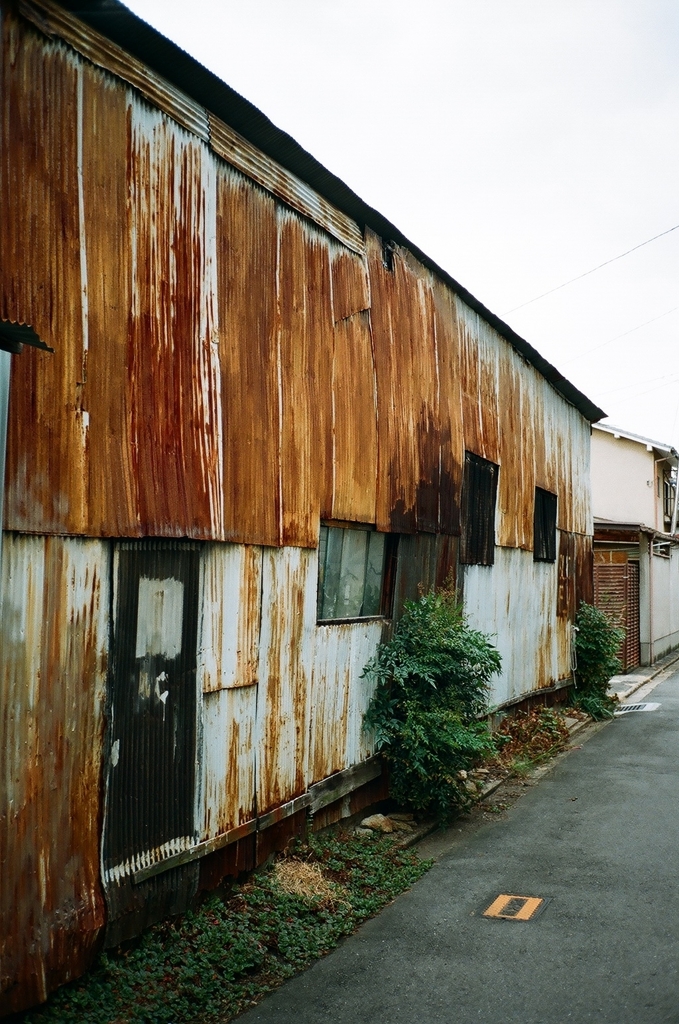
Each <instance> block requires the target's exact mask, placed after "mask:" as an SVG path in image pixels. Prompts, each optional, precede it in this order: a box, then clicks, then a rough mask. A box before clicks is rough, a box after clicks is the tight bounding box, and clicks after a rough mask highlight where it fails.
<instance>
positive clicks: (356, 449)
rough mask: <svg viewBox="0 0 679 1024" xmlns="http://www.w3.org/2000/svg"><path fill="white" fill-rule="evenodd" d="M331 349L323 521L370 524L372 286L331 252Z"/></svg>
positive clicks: (362, 269) (352, 262)
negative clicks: (329, 446)
mask: <svg viewBox="0 0 679 1024" xmlns="http://www.w3.org/2000/svg"><path fill="white" fill-rule="evenodd" d="M330 266H331V283H332V316H333V321H334V339H333V341H334V344H333V351H332V364H331V367H330V368H326V369H325V373H326V374H327V373H328V369H330V372H331V375H332V376H331V380H330V381H329V382H328V383H329V387H330V391H331V394H330V404H331V412H332V421H331V423H330V424H329V428H330V440H331V449H330V450H329V451H328V453H327V454H328V464H327V466H326V471H325V473H324V475H323V487H322V493H321V515H322V516H323V517H325V518H328V519H340V520H354V521H355V522H364V523H374V522H375V503H376V499H377V493H376V484H377V477H376V472H375V467H376V466H377V381H376V378H375V361H374V358H373V348H372V335H371V331H370V282H369V280H368V273H367V266H366V263H365V261H364V260H362V259H359V258H357V257H356V256H354V255H353V254H352V253H348V252H347V251H346V250H342V249H340V247H339V246H334V247H333V248H332V249H331V251H330Z"/></svg>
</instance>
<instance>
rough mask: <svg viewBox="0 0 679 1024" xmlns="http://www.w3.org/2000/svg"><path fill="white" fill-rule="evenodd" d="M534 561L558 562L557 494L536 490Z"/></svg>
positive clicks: (539, 488)
mask: <svg viewBox="0 0 679 1024" xmlns="http://www.w3.org/2000/svg"><path fill="white" fill-rule="evenodd" d="M533 561H535V562H555V561H556V494H552V493H551V491H543V489H542V487H536V488H535V511H534V513H533Z"/></svg>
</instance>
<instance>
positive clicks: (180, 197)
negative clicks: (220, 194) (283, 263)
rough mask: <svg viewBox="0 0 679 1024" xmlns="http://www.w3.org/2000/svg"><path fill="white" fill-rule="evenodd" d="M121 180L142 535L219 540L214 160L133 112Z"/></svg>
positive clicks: (167, 125) (149, 115)
mask: <svg viewBox="0 0 679 1024" xmlns="http://www.w3.org/2000/svg"><path fill="white" fill-rule="evenodd" d="M128 173H129V187H130V244H129V257H130V261H131V271H132V309H131V316H130V323H129V338H130V341H129V344H130V350H131V365H130V366H129V373H130V378H131V383H132V395H131V421H132V443H133V450H134V452H135V459H136V465H135V471H136V477H137V487H138V492H139V506H138V511H139V527H140V533H141V534H145V535H165V536H168V535H170V536H171V535H173V534H174V535H175V536H189V537H200V538H207V537H216V538H219V537H221V536H223V533H224V529H223V502H222V494H223V492H222V485H221V466H222V452H221V441H222V429H221V403H220V401H219V393H220V390H221V388H220V380H219V372H220V365H219V359H218V353H217V344H216V342H217V334H216V323H215V314H216V308H215V302H214V298H215V292H216V252H215V249H216V204H215V195H216V182H215V178H214V174H215V168H214V160H213V158H212V156H211V155H210V153H209V150H208V149H207V147H206V146H205V145H203V144H201V143H199V142H198V141H196V140H195V139H192V137H191V136H190V135H188V134H187V133H185V132H183V131H182V130H181V129H179V128H178V127H177V126H176V125H174V124H173V123H172V122H171V121H168V119H167V118H166V117H165V116H164V115H162V114H160V113H157V112H155V111H152V110H149V109H148V108H146V106H145V104H142V103H139V102H133V103H132V105H131V124H130V156H129V164H128ZM198 424H200V428H199V429H197V425H198Z"/></svg>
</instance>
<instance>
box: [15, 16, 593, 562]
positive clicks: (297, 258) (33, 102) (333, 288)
mask: <svg viewBox="0 0 679 1024" xmlns="http://www.w3.org/2000/svg"><path fill="white" fill-rule="evenodd" d="M3 25H4V30H3V48H4V50H3V52H4V54H5V56H4V60H3V75H4V83H5V84H4V86H3V107H2V110H3V114H2V133H3V151H4V152H6V153H7V154H8V158H7V159H6V160H5V161H3V165H2V175H3V179H2V196H3V197H7V198H6V199H5V203H6V209H5V210H4V211H3V217H4V220H5V223H7V225H8V227H7V245H6V247H5V251H4V254H3V255H4V259H3V275H2V288H1V294H0V303H1V309H0V312H1V313H2V315H5V316H9V317H13V318H15V319H16V318H19V319H26V320H29V321H32V322H33V323H34V324H35V325H36V327H37V329H38V330H39V333H41V336H43V337H45V338H46V340H48V341H49V342H50V343H51V344H52V345H53V346H54V347H55V348H56V353H55V355H54V356H50V357H45V355H44V354H43V353H37V352H27V353H25V354H24V358H23V359H22V364H21V378H20V379H19V378H18V375H16V376H17V380H16V381H15V384H14V385H13V388H12V396H11V408H10V427H9V443H8V497H7V509H6V520H5V521H6V525H7V526H8V527H11V528H14V529H19V530H26V531H35V532H46V533H51V532H55V533H57V532H58V533H71V534H74V533H75V534H78V533H80V534H90V535H100V536H130V537H132V536H143V535H155V536H168V537H169V536H173V537H180V536H186V537H191V538H196V539H210V540H224V539H225V540H231V541H234V542H239V543H249V544H267V545H273V546H281V545H286V544H293V545H300V546H305V547H313V546H315V544H316V543H317V538H318V521H319V518H320V516H321V515H323V516H326V517H328V518H337V519H346V520H354V521H367V522H376V523H377V525H378V528H379V529H383V530H391V531H396V532H403V533H412V532H416V531H419V532H423V531H424V532H442V533H445V534H447V535H454V534H456V533H458V532H459V507H460V484H461V465H462V461H463V458H464V451H465V449H467V450H470V451H472V452H474V453H476V454H478V455H481V456H482V457H484V458H487V459H490V460H491V461H494V462H498V463H499V465H500V467H501V471H500V478H499V495H498V503H499V508H500V511H501V515H500V516H499V518H498V530H497V538H496V539H497V542H498V543H499V544H500V545H502V546H509V547H520V548H523V549H525V550H530V549H531V548H532V506H533V496H534V488H535V486H536V485H537V486H540V487H543V488H546V489H548V490H551V491H553V492H555V493H556V494H557V496H558V498H559V503H558V522H559V527H560V529H562V530H566V531H568V532H573V533H582V534H586V533H587V532H588V531H589V507H588V501H589V499H588V452H589V438H588V424H587V422H586V421H585V420H584V418H583V417H582V416H581V414H580V413H579V412H577V410H575V409H574V408H573V407H572V406H569V405H567V403H566V402H564V400H563V398H562V396H560V395H559V394H558V393H557V392H556V391H554V390H553V389H552V388H551V387H550V386H549V384H548V383H547V382H546V381H545V379H544V378H543V377H542V376H541V375H540V374H539V373H538V371H537V370H536V369H535V368H534V367H533V366H532V365H529V364H528V363H526V361H525V360H524V359H523V358H522V357H521V356H520V355H519V354H518V353H517V352H516V351H515V350H514V349H512V348H511V347H510V346H509V345H508V344H507V342H506V340H505V339H504V338H502V337H501V336H500V335H499V334H497V332H496V331H495V330H494V329H493V328H491V327H490V326H489V325H488V324H486V323H485V322H484V321H483V320H482V319H481V318H480V316H479V314H478V313H476V312H473V311H472V310H471V309H470V308H469V307H468V306H467V305H466V304H465V303H464V302H462V300H461V299H459V298H456V297H455V296H454V295H453V293H452V292H451V290H450V289H449V288H448V286H446V285H444V284H443V283H442V282H441V281H438V280H436V279H435V278H434V275H433V273H432V272H431V271H430V270H428V269H425V268H424V267H423V266H422V265H421V264H419V263H418V262H417V261H416V260H415V259H414V258H413V257H412V256H411V255H410V254H409V253H408V252H407V251H406V250H404V249H400V248H398V247H396V248H393V247H392V249H391V250H390V253H389V255H388V257H387V258H386V259H385V250H384V247H383V240H381V239H379V238H378V237H377V236H376V235H374V234H372V233H371V232H368V234H367V239H366V250H367V256H364V255H362V254H360V253H357V252H355V251H353V250H352V249H350V248H347V247H346V246H342V245H340V244H339V242H338V241H337V239H336V237H333V236H331V235H330V234H329V233H328V232H327V231H324V230H321V228H319V227H317V226H314V225H313V224H312V223H311V222H310V221H309V219H308V218H306V217H303V216H300V214H299V213H297V212H294V211H293V210H292V209H291V208H290V206H289V205H283V204H282V203H281V202H280V201H279V200H278V199H277V198H274V196H273V195H272V193H271V192H270V191H265V189H264V188H260V187H259V186H258V185H256V184H255V183H254V182H253V180H252V178H246V177H244V176H243V174H242V173H240V172H238V171H237V170H235V169H233V168H232V167H230V166H228V165H227V164H226V163H224V162H223V161H222V160H221V159H220V158H219V157H218V156H217V155H216V154H215V153H214V152H212V151H211V150H210V149H209V147H208V145H207V144H206V143H205V142H204V141H202V140H201V139H200V138H198V137H197V136H196V134H193V133H191V132H189V131H187V129H186V127H181V126H180V125H179V124H178V123H177V119H173V118H171V117H170V116H168V114H166V113H163V112H161V111H159V110H154V109H152V108H151V107H149V105H148V103H147V101H146V100H144V99H141V98H139V96H138V94H137V92H135V91H134V90H133V89H132V87H131V86H130V85H128V84H125V83H123V82H121V81H120V80H119V79H116V78H113V77H112V76H111V75H110V74H108V73H106V72H104V71H103V70H101V69H100V68H98V67H93V66H92V65H90V64H88V63H86V62H85V61H83V60H81V59H79V58H78V57H77V55H76V54H75V53H74V52H73V51H72V50H70V49H68V48H67V47H66V46H65V45H64V44H63V43H60V42H55V41H49V40H46V39H45V38H44V37H41V36H39V35H38V34H37V33H35V32H34V31H33V30H32V29H30V28H28V27H27V26H26V25H25V23H21V22H19V21H17V20H16V19H15V18H14V17H13V16H11V15H6V16H5V19H4V22H3ZM83 31H84V30H83ZM74 45H75V44H74ZM159 102H160V101H159ZM165 106H167V105H165ZM48 112H49V116H48ZM184 120H186V119H184ZM57 125H58V128H57V127H56V126H57ZM36 126H37V128H36ZM45 182H49V187H48V188H46V187H45ZM17 194H21V195H22V196H24V195H25V196H26V201H25V203H24V202H22V203H16V202H13V201H12V200H11V199H10V198H9V197H12V196H15V195H17ZM0 201H1V200H0ZM25 209H28V217H29V220H30V222H31V223H32V224H34V225H35V230H34V232H33V237H34V238H35V239H36V244H35V245H34V246H26V245H25V227H24V225H25V220H24V219H23V218H22V217H21V216H20V215H19V213H18V211H19V210H21V211H22V212H24V211H25ZM386 264H390V265H391V269H389V266H388V265H386ZM29 467H30V468H29Z"/></svg>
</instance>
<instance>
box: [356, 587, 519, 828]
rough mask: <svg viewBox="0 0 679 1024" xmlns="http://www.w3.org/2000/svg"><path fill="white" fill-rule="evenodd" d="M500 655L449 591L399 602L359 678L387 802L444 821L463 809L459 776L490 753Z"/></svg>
mask: <svg viewBox="0 0 679 1024" xmlns="http://www.w3.org/2000/svg"><path fill="white" fill-rule="evenodd" d="M499 669H500V654H499V652H498V651H497V649H496V648H495V647H494V646H493V645H492V644H491V642H490V639H489V637H488V636H486V635H485V634H484V633H481V632H478V631H477V630H474V629H471V628H470V626H469V625H468V623H467V621H466V619H465V616H464V614H463V612H462V610H461V608H460V607H459V605H457V604H456V602H455V597H454V594H453V593H452V591H451V590H450V589H449V588H443V589H442V590H439V591H437V592H434V591H432V592H431V593H429V594H424V595H423V596H422V597H420V599H419V600H418V601H408V602H406V606H405V611H404V614H403V617H402V618H401V620H400V622H399V623H398V626H397V627H396V630H395V632H394V635H393V637H392V639H391V640H390V641H389V642H388V643H385V644H382V645H381V646H380V647H379V649H378V651H377V654H376V655H375V657H374V658H373V659H372V660H371V661H370V662H369V663H368V665H367V666H366V668H365V670H364V674H365V675H367V676H368V677H370V678H372V679H374V680H375V681H376V684H377V685H376V688H375V693H374V696H373V698H372V700H371V702H370V705H369V707H368V710H367V712H366V715H365V727H366V728H367V729H370V730H372V731H373V733H374V737H375V742H376V746H377V749H378V750H381V751H382V752H383V754H384V756H385V757H386V759H387V760H388V762H389V771H390V788H391V794H392V796H393V797H394V798H395V799H396V800H398V801H399V803H401V804H403V805H404V806H407V807H411V808H413V809H414V810H416V811H420V812H430V813H434V814H436V815H437V816H438V817H439V818H441V819H443V820H446V819H448V818H450V817H451V815H452V814H453V813H454V811H455V809H456V808H459V807H460V806H461V805H464V804H466V803H467V802H468V796H467V793H466V791H465V789H464V786H463V785H462V784H461V782H460V777H459V773H460V771H461V770H463V769H464V770H467V769H468V768H470V767H472V766H473V765H474V764H476V763H478V762H479V761H480V760H482V759H483V758H484V757H487V756H489V755H490V754H492V753H494V752H495V745H494V742H493V738H492V736H491V733H490V730H489V728H488V726H487V724H486V723H485V722H481V721H479V720H478V716H479V715H481V714H483V712H484V711H486V710H487V706H488V691H489V684H490V679H491V677H492V676H493V674H494V673H496V672H498V671H499Z"/></svg>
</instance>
